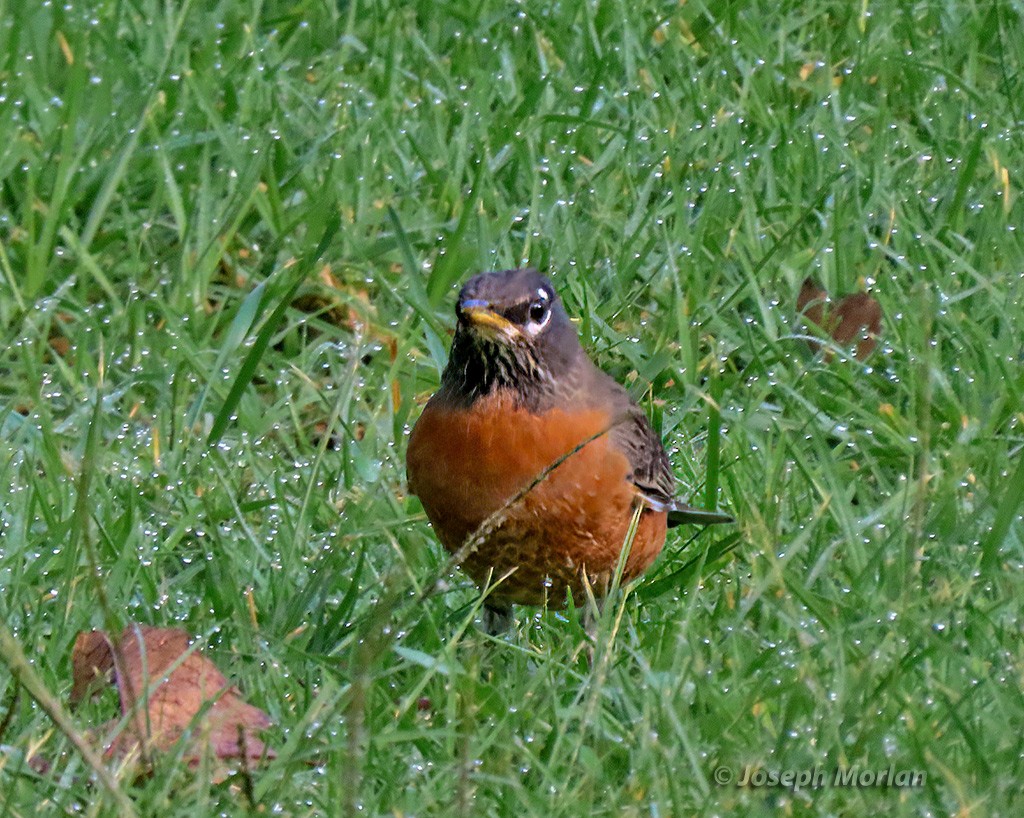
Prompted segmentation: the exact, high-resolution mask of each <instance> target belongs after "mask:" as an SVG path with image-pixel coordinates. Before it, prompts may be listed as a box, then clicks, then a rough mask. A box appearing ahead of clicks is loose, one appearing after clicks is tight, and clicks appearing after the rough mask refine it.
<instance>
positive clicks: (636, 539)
mask: <svg viewBox="0 0 1024 818" xmlns="http://www.w3.org/2000/svg"><path fill="white" fill-rule="evenodd" d="M455 314H456V319H457V323H456V328H455V334H454V337H453V339H452V347H451V352H450V355H449V358H448V363H447V365H446V366H445V368H444V371H443V373H442V375H441V383H440V388H439V389H438V390H437V392H436V393H435V394H434V395H433V396H432V397H431V398H430V399H429V400H428V401H427V403H426V405H425V407H424V409H423V412H422V413H421V415H420V417H419V419H418V420H417V421H416V423H415V425H414V426H413V429H412V431H411V433H410V437H409V444H408V449H407V456H406V472H407V483H408V487H409V490H410V493H411V494H414V495H416V496H418V497H419V499H420V502H421V503H422V505H423V508H424V511H425V512H426V516H427V518H428V519H429V521H430V523H431V525H432V527H433V529H434V532H435V533H436V535H437V537H438V539H439V540H440V541H441V543H442V545H443V546H444V547H445V548H446V549H447V551H448V552H450V553H451V554H453V555H455V557H456V559H457V560H458V561H459V562H460V565H461V568H462V569H463V571H465V573H467V574H468V575H469V577H470V578H471V579H472V580H473V581H474V582H475V583H476V584H477V585H478V586H481V587H485V588H486V597H485V599H484V613H485V617H484V621H485V625H486V626H487V629H488V630H489V631H491V632H496V631H501V630H504V629H505V628H507V627H508V626H509V625H510V624H511V622H512V606H513V605H531V606H547V607H549V608H553V609H557V608H562V607H564V605H565V604H566V601H567V595H568V594H571V595H572V598H573V600H574V604H576V605H577V606H578V605H580V604H581V603H582V602H584V601H585V600H586V598H587V597H586V596H585V594H586V589H587V587H588V586H589V587H590V588H591V589H592V591H593V592H594V594H595V597H597V598H600V597H601V596H603V595H604V594H605V593H606V592H607V590H608V588H609V584H610V581H611V578H612V576H613V575H614V573H615V571H616V569H617V566H618V563H619V559H620V554H621V552H622V550H623V547H624V545H625V544H626V542H627V537H628V532H629V530H630V528H631V523H632V520H633V518H634V515H635V514H638V522H637V524H636V529H635V535H634V536H633V540H632V546H631V550H630V552H629V554H628V557H627V558H626V560H625V566H624V569H623V573H622V575H621V579H622V582H623V583H625V582H628V581H630V580H632V579H634V578H636V577H639V576H640V575H641V574H643V573H644V572H645V571H646V570H647V569H648V568H649V567H650V565H651V564H652V563H653V562H654V560H655V558H656V557H657V556H658V554H659V553H660V552H661V550H662V547H663V546H664V543H665V538H666V533H667V529H668V528H669V527H670V526H673V525H678V524H680V523H696V524H704V525H707V524H712V523H726V522H732V521H733V520H732V517H730V516H729V515H727V514H724V513H721V512H717V511H704V510H701V509H696V508H692V507H690V506H688V505H685V504H684V503H682V502H680V501H679V500H678V499H677V498H676V478H675V475H674V473H673V471H672V466H671V463H670V462H669V458H668V454H667V452H666V451H665V447H664V445H663V443H662V441H661V439H660V437H659V436H658V435H657V434H656V433H655V431H654V430H653V428H652V427H651V424H650V422H649V421H648V419H647V415H646V414H645V413H644V411H643V409H642V408H641V407H640V406H638V405H637V403H636V402H635V401H634V400H633V399H632V398H631V397H630V395H629V393H628V392H627V391H626V390H625V389H624V388H623V387H622V386H621V385H620V384H619V383H617V382H616V381H615V379H614V378H612V377H611V376H610V375H608V374H607V373H605V372H604V371H602V370H601V369H600V368H599V367H598V366H596V365H595V364H594V363H593V361H591V359H590V358H589V357H588V355H587V354H586V352H585V351H584V349H583V347H582V345H581V344H580V340H579V337H578V334H577V332H576V328H575V325H574V324H573V322H572V320H571V319H570V318H569V316H568V314H567V313H566V310H565V308H564V306H563V305H562V301H561V299H560V298H559V296H558V294H557V292H556V291H555V288H554V287H553V286H552V284H551V282H550V280H548V278H546V277H545V276H544V275H542V274H541V273H540V272H538V271H537V270H535V269H513V270H504V271H499V272H485V273H480V274H478V275H475V276H473V277H472V278H470V279H469V280H468V281H467V282H466V283H465V285H464V286H463V287H462V289H461V291H460V293H459V297H458V301H457V304H456V307H455ZM488 586H489V587H488Z"/></svg>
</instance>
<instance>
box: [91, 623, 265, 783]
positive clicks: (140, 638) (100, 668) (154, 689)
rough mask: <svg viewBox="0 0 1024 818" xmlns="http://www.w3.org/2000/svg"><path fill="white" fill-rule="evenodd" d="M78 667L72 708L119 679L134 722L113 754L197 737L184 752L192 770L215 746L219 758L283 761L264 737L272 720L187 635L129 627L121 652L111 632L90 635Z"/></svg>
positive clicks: (124, 707)
mask: <svg viewBox="0 0 1024 818" xmlns="http://www.w3.org/2000/svg"><path fill="white" fill-rule="evenodd" d="M71 665H72V678H73V685H72V690H71V702H72V704H75V703H77V702H79V701H81V700H82V699H83V698H85V697H87V696H91V695H95V694H96V693H97V692H98V689H99V687H100V686H101V685H103V684H107V683H109V682H110V679H111V674H113V677H114V681H115V682H116V684H117V691H118V695H119V698H120V702H121V712H122V714H124V715H130V718H129V721H128V725H127V727H125V729H123V730H121V731H120V732H119V733H118V735H117V736H115V737H114V738H113V740H112V741H111V743H110V745H109V747H108V748H107V753H108V754H109V755H114V756H119V757H120V756H124V755H127V754H129V753H132V752H135V751H136V750H141V751H142V752H143V753H146V752H148V751H150V750H158V751H165V750H169V749H171V748H172V747H174V745H175V744H176V743H177V742H178V741H179V740H180V739H181V738H182V736H184V735H185V734H186V732H187V731H189V730H191V733H192V736H191V737H190V738H189V739H188V746H187V748H186V750H185V753H184V758H185V760H186V761H187V762H188V763H190V764H196V763H198V761H199V759H200V757H201V756H202V754H203V752H204V749H205V748H206V747H207V746H208V747H209V748H210V750H211V751H212V752H213V754H214V755H215V756H216V757H217V758H219V759H230V758H243V757H244V758H245V759H247V760H250V761H251V760H257V759H261V758H264V757H266V758H273V757H274V756H275V753H274V751H273V750H271V749H269V748H268V747H267V746H266V745H265V744H264V743H263V742H262V741H261V740H260V739H259V738H258V737H257V733H258V732H259V731H261V730H265V729H266V728H268V727H269V726H270V725H271V721H270V717H269V716H268V715H267V714H266V713H265V712H263V711H262V710H260V709H259V708H257V707H253V706H252V705H250V704H247V703H246V702H244V701H243V700H242V698H241V694H240V693H239V691H238V688H236V687H234V686H233V685H231V684H230V683H229V682H228V680H227V678H226V677H225V676H224V674H222V673H221V672H220V670H218V669H217V666H216V665H215V664H213V662H211V661H210V660H209V659H207V658H206V657H205V656H203V655H202V654H201V653H200V652H199V651H197V650H193V649H192V648H191V646H190V645H189V635H188V634H187V633H186V632H185V631H183V630H178V629H176V628H153V627H149V626H146V625H129V626H128V627H127V628H125V630H124V632H123V633H122V634H121V639H120V643H119V645H117V646H116V647H115V646H114V644H113V643H112V641H111V639H110V637H109V636H108V635H107V634H106V633H104V632H103V631H90V632H83V633H80V634H78V638H77V639H76V640H75V647H74V650H73V651H72V654H71ZM116 721H117V720H115V722H114V723H116Z"/></svg>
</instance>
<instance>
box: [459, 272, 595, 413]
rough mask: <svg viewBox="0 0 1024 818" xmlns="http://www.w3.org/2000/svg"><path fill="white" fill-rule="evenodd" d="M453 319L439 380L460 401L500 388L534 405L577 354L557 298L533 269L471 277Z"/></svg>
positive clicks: (571, 328) (573, 335) (567, 371)
mask: <svg viewBox="0 0 1024 818" xmlns="http://www.w3.org/2000/svg"><path fill="white" fill-rule="evenodd" d="M455 315H456V317H457V318H458V326H457V327H456V329H455V339H454V341H453V342H452V353H451V357H450V359H449V361H448V367H447V368H446V369H445V374H444V380H445V385H446V386H447V387H448V388H449V389H451V390H453V391H454V392H455V393H456V394H457V395H459V396H460V397H462V398H463V399H469V400H472V399H473V398H476V397H480V396H482V395H486V394H488V393H489V392H490V391H491V390H493V389H495V388H498V387H504V388H510V389H513V390H515V391H516V392H518V393H519V394H520V395H521V396H523V397H524V398H526V399H527V401H526V402H536V401H537V400H538V399H540V398H541V397H542V396H543V395H544V394H545V393H548V392H550V391H551V390H552V389H553V388H554V387H555V385H556V384H558V383H559V382H560V380H562V379H564V378H566V377H568V375H569V374H570V373H571V371H572V368H573V365H574V364H575V362H576V360H577V358H578V356H579V355H581V354H582V350H581V348H580V344H579V339H578V338H577V335H576V328H575V327H574V326H573V324H572V322H571V321H570V320H569V316H568V315H566V313H565V309H564V307H562V302H561V300H560V299H559V298H558V294H557V293H556V292H555V290H554V287H552V286H551V282H550V281H548V280H547V279H546V278H545V277H544V276H542V275H541V274H540V273H538V272H537V271H536V270H505V271H503V272H498V273H481V274H480V275H477V276H474V277H473V278H471V279H470V280H469V281H467V282H466V284H465V286H464V287H463V288H462V291H461V292H460V293H459V300H458V303H457V304H456V307H455Z"/></svg>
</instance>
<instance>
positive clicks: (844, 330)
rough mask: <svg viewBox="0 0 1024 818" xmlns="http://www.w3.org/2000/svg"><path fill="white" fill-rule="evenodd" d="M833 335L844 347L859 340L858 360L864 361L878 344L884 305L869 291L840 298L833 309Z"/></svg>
mask: <svg viewBox="0 0 1024 818" xmlns="http://www.w3.org/2000/svg"><path fill="white" fill-rule="evenodd" d="M831 318H832V323H833V324H834V327H833V329H832V337H833V338H835V339H836V342H837V343H839V344H842V345H843V346H844V347H849V346H850V344H851V343H852V342H854V341H856V342H857V352H856V356H857V360H858V361H863V360H864V359H865V358H867V357H868V355H870V354H871V353H872V352H873V351H874V349H875V347H876V346H878V336H879V335H881V333H882V305H881V304H879V303H878V301H876V300H875V299H874V298H872V297H871V296H870V295H868V294H867V293H852V294H851V295H848V296H846V297H845V298H842V299H840V301H839V303H838V304H836V308H835V309H834V310H833V311H832V316H831Z"/></svg>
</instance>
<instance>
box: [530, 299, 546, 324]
mask: <svg viewBox="0 0 1024 818" xmlns="http://www.w3.org/2000/svg"><path fill="white" fill-rule="evenodd" d="M547 314H548V305H547V304H546V303H545V302H544V301H534V302H533V303H532V304H531V305H530V320H531V321H533V322H534V323H537V324H539V323H540V322H541V321H543V320H544V316H546V315H547Z"/></svg>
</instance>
